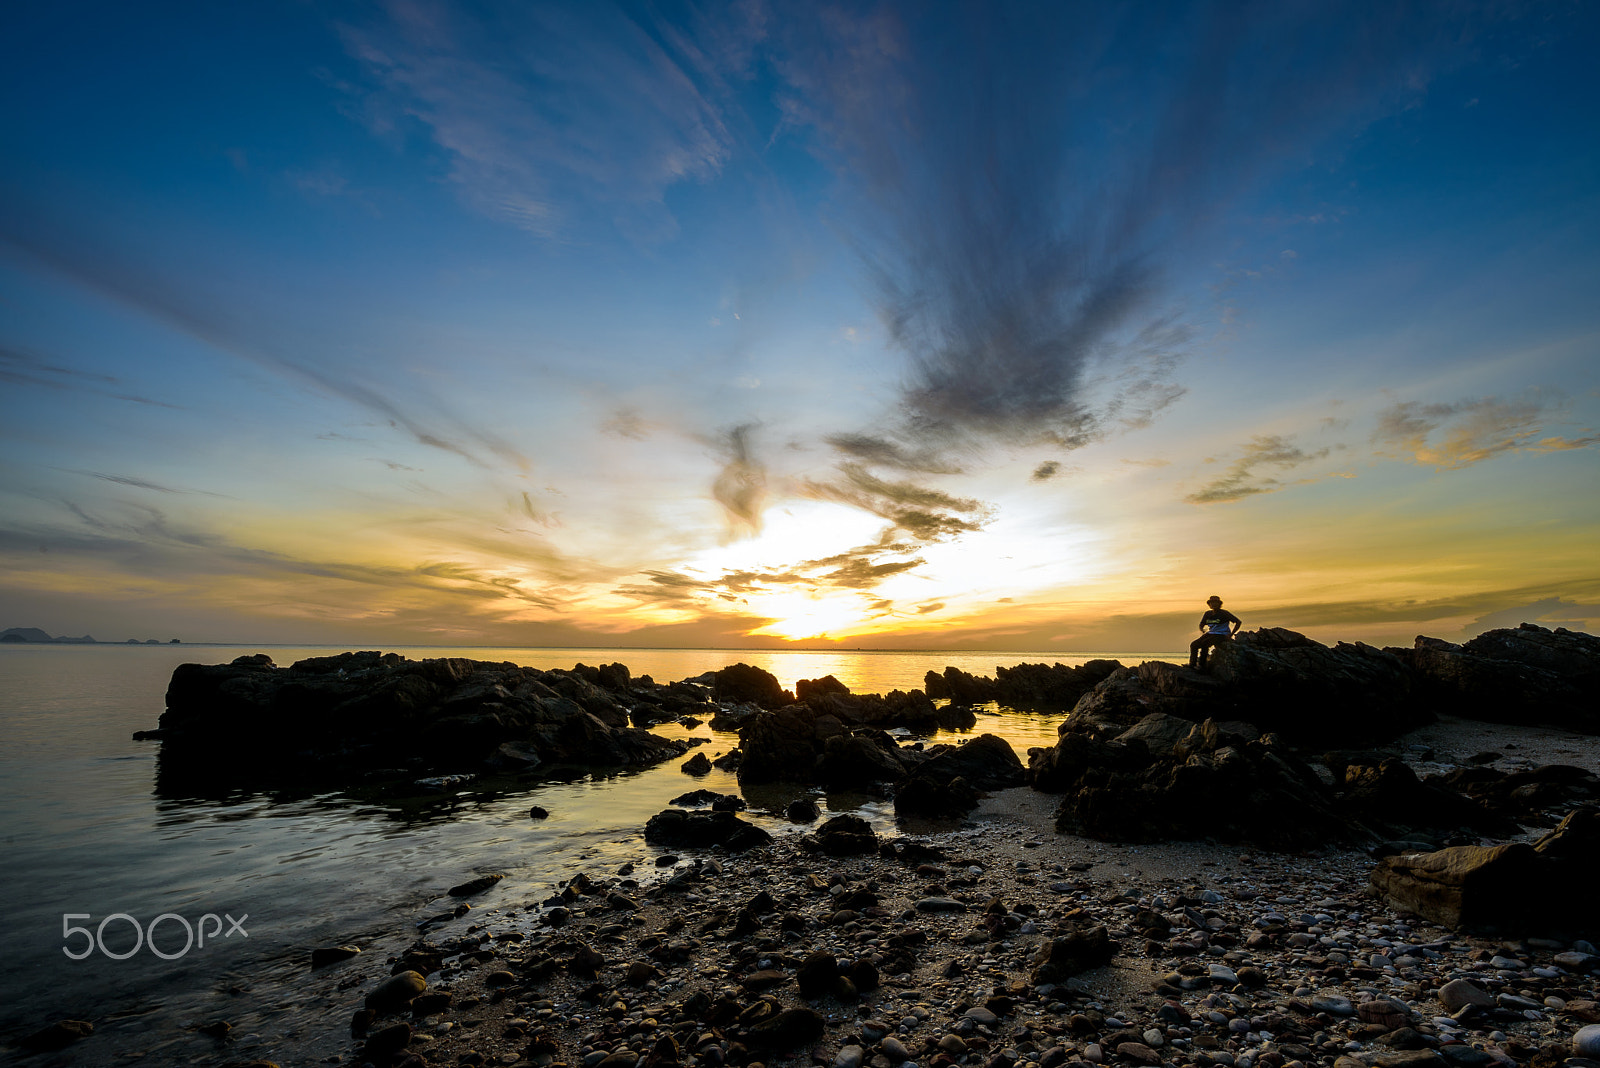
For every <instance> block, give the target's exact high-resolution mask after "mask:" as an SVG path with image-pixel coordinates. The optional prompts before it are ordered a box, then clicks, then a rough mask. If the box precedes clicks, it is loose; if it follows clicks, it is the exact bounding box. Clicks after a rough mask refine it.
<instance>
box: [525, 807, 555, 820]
mask: <svg viewBox="0 0 1600 1068" xmlns="http://www.w3.org/2000/svg"><path fill="white" fill-rule="evenodd" d="M528 818H529V819H531V820H547V819H549V818H550V810H549V809H547V808H542V807H540V806H539V805H534V806H533V807H532V808H530V809H528Z"/></svg>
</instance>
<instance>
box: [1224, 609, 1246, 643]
mask: <svg viewBox="0 0 1600 1068" xmlns="http://www.w3.org/2000/svg"><path fill="white" fill-rule="evenodd" d="M1228 618H1229V619H1231V620H1233V630H1231V631H1229V632H1228V637H1230V638H1231V637H1233V636H1234V635H1235V634H1238V633H1239V628H1240V627H1242V626H1244V623H1243V622H1242V621H1241V620H1240V619H1239V617H1238V616H1236V615H1234V614H1233V613H1232V612H1229V613H1228Z"/></svg>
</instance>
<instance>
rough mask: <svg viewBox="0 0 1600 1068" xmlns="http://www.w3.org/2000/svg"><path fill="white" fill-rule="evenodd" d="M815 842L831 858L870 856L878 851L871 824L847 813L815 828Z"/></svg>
mask: <svg viewBox="0 0 1600 1068" xmlns="http://www.w3.org/2000/svg"><path fill="white" fill-rule="evenodd" d="M816 834H817V842H818V844H820V845H821V847H822V851H823V852H824V853H826V854H828V855H829V856H831V857H848V856H856V855H859V854H863V853H866V854H872V853H876V852H877V851H878V835H877V833H876V832H875V831H873V829H872V824H870V823H868V822H867V821H866V820H864V819H862V818H861V817H860V816H853V815H850V814H849V813H845V814H842V815H838V816H834V817H833V818H831V819H829V820H828V821H827V822H826V823H824V824H823V825H822V826H820V827H818V828H817V831H816Z"/></svg>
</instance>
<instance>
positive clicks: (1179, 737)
mask: <svg viewBox="0 0 1600 1068" xmlns="http://www.w3.org/2000/svg"><path fill="white" fill-rule="evenodd" d="M1194 726H1195V725H1194V721H1193V720H1188V719H1184V718H1183V717H1182V716H1169V715H1167V714H1166V713H1165V712H1152V713H1150V714H1149V715H1148V716H1146V717H1144V718H1143V719H1141V720H1140V721H1139V722H1138V723H1135V724H1134V725H1133V726H1132V727H1129V728H1128V729H1127V730H1125V731H1123V732H1122V733H1121V734H1119V735H1117V737H1116V741H1117V742H1119V743H1121V744H1122V745H1128V744H1129V743H1131V742H1138V743H1139V744H1140V745H1142V746H1144V748H1145V751H1146V752H1148V753H1149V754H1150V755H1151V756H1156V757H1166V756H1171V755H1172V752H1173V750H1174V749H1176V748H1177V747H1178V744H1179V743H1180V742H1183V741H1184V740H1186V739H1187V738H1188V737H1189V733H1190V732H1191V731H1193V730H1194Z"/></svg>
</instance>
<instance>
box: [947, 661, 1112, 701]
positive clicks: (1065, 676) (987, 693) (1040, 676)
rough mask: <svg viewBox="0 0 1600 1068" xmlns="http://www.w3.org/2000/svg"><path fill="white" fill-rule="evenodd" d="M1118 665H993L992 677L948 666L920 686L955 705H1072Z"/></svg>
mask: <svg viewBox="0 0 1600 1068" xmlns="http://www.w3.org/2000/svg"><path fill="white" fill-rule="evenodd" d="M1120 667H1122V664H1121V663H1120V662H1118V661H1116V660H1090V661H1089V662H1088V663H1086V664H1080V665H1079V666H1077V667H1067V666H1066V665H1065V664H1018V665H1017V666H1016V667H1010V668H1007V667H996V668H995V669H994V670H995V677H994V678H992V679H991V678H987V677H985V676H982V675H973V674H971V673H969V672H966V671H962V670H961V669H960V668H954V667H947V668H945V669H944V672H943V674H940V673H937V672H933V671H930V672H928V673H927V674H926V675H925V676H924V677H923V686H924V688H925V689H926V691H927V694H928V696H929V697H931V698H933V699H935V700H941V699H944V698H949V699H950V700H951V701H953V702H954V703H956V704H958V705H974V704H984V703H985V702H988V701H998V702H1000V703H1001V704H1003V705H1006V706H1008V707H1010V708H1071V707H1072V706H1073V705H1074V704H1076V703H1077V701H1078V699H1079V698H1080V697H1082V696H1083V695H1084V694H1085V693H1087V692H1088V691H1089V690H1091V689H1093V688H1094V687H1095V686H1096V685H1097V684H1099V683H1100V682H1101V681H1102V680H1103V679H1105V678H1106V677H1107V676H1108V675H1110V674H1111V673H1112V672H1113V671H1116V670H1117V669H1118V668H1120Z"/></svg>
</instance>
